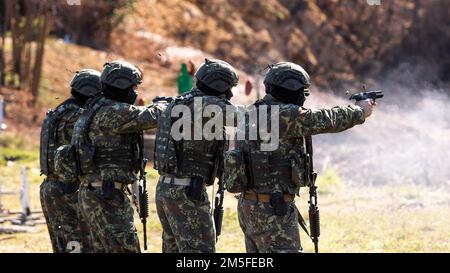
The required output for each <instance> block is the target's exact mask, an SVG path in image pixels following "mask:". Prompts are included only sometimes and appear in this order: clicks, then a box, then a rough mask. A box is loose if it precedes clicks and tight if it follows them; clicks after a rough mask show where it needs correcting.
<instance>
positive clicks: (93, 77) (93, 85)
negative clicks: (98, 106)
mask: <svg viewBox="0 0 450 273" xmlns="http://www.w3.org/2000/svg"><path fill="white" fill-rule="evenodd" d="M70 87H71V88H72V92H76V93H78V94H81V95H83V96H85V97H94V96H95V95H97V94H99V93H100V91H101V83H100V72H99V71H97V70H93V69H83V70H80V71H77V72H76V73H75V75H74V76H73V79H72V81H71V82H70Z"/></svg>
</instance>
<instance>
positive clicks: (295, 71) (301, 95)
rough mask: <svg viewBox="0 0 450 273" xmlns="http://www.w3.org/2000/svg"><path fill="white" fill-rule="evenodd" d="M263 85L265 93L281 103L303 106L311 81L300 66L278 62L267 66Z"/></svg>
mask: <svg viewBox="0 0 450 273" xmlns="http://www.w3.org/2000/svg"><path fill="white" fill-rule="evenodd" d="M264 85H265V87H266V92H267V93H269V94H271V95H272V96H273V97H275V98H276V99H278V100H280V101H281V102H284V103H293V104H297V105H303V103H304V101H305V97H306V96H308V95H309V86H310V85H311V79H310V77H309V75H308V73H307V72H306V71H305V69H303V68H302V67H301V66H300V65H297V64H294V63H290V62H280V63H277V64H272V65H269V70H268V72H267V74H266V76H265V78H264Z"/></svg>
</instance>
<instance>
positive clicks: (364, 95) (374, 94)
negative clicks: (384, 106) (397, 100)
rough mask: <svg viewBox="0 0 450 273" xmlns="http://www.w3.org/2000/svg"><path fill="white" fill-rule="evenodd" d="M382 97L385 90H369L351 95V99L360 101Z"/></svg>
mask: <svg viewBox="0 0 450 273" xmlns="http://www.w3.org/2000/svg"><path fill="white" fill-rule="evenodd" d="M382 97H384V94H383V91H381V90H377V91H367V92H360V93H355V94H353V95H351V96H350V98H349V100H356V101H360V100H366V99H372V100H374V101H375V100H376V99H381V98H382Z"/></svg>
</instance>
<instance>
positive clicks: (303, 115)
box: [294, 105, 365, 136]
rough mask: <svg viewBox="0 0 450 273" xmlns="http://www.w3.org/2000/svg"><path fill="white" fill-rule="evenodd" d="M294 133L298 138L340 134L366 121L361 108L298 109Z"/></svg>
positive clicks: (353, 106) (352, 106)
mask: <svg viewBox="0 0 450 273" xmlns="http://www.w3.org/2000/svg"><path fill="white" fill-rule="evenodd" d="M296 114H297V122H296V123H295V124H296V126H294V128H295V129H294V133H295V134H296V135H297V136H308V135H317V134H324V133H338V132H342V131H344V130H347V129H349V128H352V127H353V126H355V125H357V124H362V123H364V121H365V117H364V113H363V110H362V109H361V108H360V107H359V106H355V105H349V106H336V107H333V108H328V109H318V110H312V109H305V108H298V111H297V112H296Z"/></svg>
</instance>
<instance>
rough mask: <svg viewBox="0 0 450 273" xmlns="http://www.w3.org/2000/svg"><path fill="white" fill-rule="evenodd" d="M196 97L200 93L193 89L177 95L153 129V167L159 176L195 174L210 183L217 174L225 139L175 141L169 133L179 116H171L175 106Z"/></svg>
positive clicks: (191, 100)
mask: <svg viewBox="0 0 450 273" xmlns="http://www.w3.org/2000/svg"><path fill="white" fill-rule="evenodd" d="M198 96H203V95H202V93H200V92H199V91H198V90H195V89H194V90H193V91H191V92H189V93H187V94H184V95H181V96H178V97H176V98H175V99H174V100H173V101H172V102H170V103H169V105H168V107H167V108H166V110H165V111H164V112H163V113H162V114H161V117H160V118H159V120H158V130H157V132H156V143H155V162H154V168H155V169H156V170H158V172H159V174H160V175H168V176H173V177H180V178H191V177H198V178H202V179H203V181H205V182H206V183H207V184H208V185H210V184H212V183H214V179H215V177H216V174H217V168H218V165H219V159H220V157H219V155H220V154H221V153H222V151H223V145H224V141H222V140H213V141H206V140H184V139H182V140H180V141H175V140H174V139H173V138H172V136H171V133H170V132H171V128H172V125H173V123H174V122H175V121H176V120H177V119H178V117H175V118H172V117H171V113H172V109H173V108H174V106H176V105H186V106H190V105H191V104H192V103H193V102H194V98H195V97H198ZM191 114H192V113H191ZM191 126H193V122H192V123H191ZM192 128H193V127H192Z"/></svg>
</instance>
